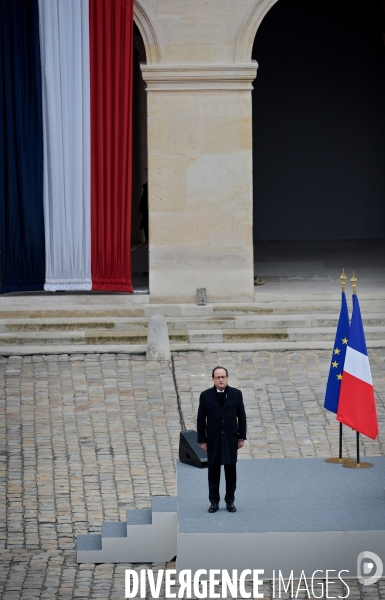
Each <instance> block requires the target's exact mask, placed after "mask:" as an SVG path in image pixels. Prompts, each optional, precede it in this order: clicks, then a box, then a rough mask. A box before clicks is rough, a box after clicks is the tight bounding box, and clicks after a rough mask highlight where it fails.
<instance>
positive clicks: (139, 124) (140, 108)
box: [131, 24, 148, 292]
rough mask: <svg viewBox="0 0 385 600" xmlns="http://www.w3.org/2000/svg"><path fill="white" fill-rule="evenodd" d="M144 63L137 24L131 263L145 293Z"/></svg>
mask: <svg viewBox="0 0 385 600" xmlns="http://www.w3.org/2000/svg"><path fill="white" fill-rule="evenodd" d="M140 63H146V50H145V47H144V43H143V38H142V36H141V34H140V31H139V29H138V27H137V26H136V25H135V24H134V88H133V106H132V111H133V129H132V149H133V152H132V219H131V259H132V263H131V266H132V284H133V288H134V291H142V292H144V291H145V290H146V289H148V244H147V240H146V238H145V235H144V233H143V228H142V229H141V220H140V216H139V213H140V200H141V197H142V195H143V192H144V190H145V188H144V186H145V184H146V183H147V98H146V86H145V83H144V80H143V77H142V71H141V68H140Z"/></svg>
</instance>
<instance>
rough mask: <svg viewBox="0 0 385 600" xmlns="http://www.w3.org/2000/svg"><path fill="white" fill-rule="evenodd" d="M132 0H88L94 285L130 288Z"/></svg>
mask: <svg viewBox="0 0 385 600" xmlns="http://www.w3.org/2000/svg"><path fill="white" fill-rule="evenodd" d="M133 5H134V3H133V0H89V13H90V77H91V273H92V289H94V290H111V291H126V292H132V282H131V248H130V244H131V190H132V94H133V23H134V21H133Z"/></svg>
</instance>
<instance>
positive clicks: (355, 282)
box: [350, 271, 357, 296]
mask: <svg viewBox="0 0 385 600" xmlns="http://www.w3.org/2000/svg"><path fill="white" fill-rule="evenodd" d="M350 281H351V282H352V285H353V295H354V296H355V295H356V294H357V277H356V276H355V275H354V271H353V275H352V278H351V280H350Z"/></svg>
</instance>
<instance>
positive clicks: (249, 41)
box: [234, 0, 277, 64]
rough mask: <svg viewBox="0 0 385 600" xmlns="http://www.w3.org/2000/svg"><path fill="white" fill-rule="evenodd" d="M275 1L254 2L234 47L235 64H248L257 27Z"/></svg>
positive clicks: (259, 0)
mask: <svg viewBox="0 0 385 600" xmlns="http://www.w3.org/2000/svg"><path fill="white" fill-rule="evenodd" d="M276 2H277V0H256V3H255V6H254V8H253V10H252V11H251V13H250V14H249V15H248V17H247V18H246V19H245V20H244V22H243V24H242V27H241V29H240V33H239V35H238V39H237V43H236V46H235V57H234V58H235V62H236V63H241V64H242V63H248V62H250V60H251V53H252V50H253V44H254V40H255V36H256V33H257V30H258V27H259V26H260V24H261V23H262V20H263V18H264V17H265V16H266V14H267V13H268V12H269V10H270V9H271V7H272V6H274V4H275V3H276Z"/></svg>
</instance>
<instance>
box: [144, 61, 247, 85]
mask: <svg viewBox="0 0 385 600" xmlns="http://www.w3.org/2000/svg"><path fill="white" fill-rule="evenodd" d="M257 68H258V64H257V63H256V61H249V64H242V65H141V69H142V74H143V79H144V80H145V82H146V84H147V91H151V92H156V91H158V92H159V91H161V92H164V91H173V92H175V91H181V92H186V91H194V92H199V91H208V90H223V91H228V90H252V89H253V88H252V82H253V81H254V79H255V78H256V75H257Z"/></svg>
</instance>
